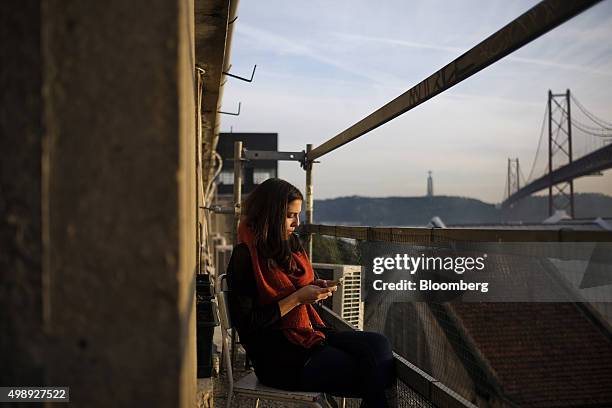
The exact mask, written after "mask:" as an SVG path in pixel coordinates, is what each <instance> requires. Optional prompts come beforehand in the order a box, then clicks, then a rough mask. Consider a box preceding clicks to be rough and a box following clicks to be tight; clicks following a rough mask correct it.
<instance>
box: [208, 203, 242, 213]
mask: <svg viewBox="0 0 612 408" xmlns="http://www.w3.org/2000/svg"><path fill="white" fill-rule="evenodd" d="M200 208H201V209H203V210H209V211H212V212H214V213H215V214H234V213H235V212H236V208H235V207H221V206H220V205H213V206H212V207H202V206H200Z"/></svg>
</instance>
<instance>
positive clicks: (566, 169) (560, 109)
mask: <svg viewBox="0 0 612 408" xmlns="http://www.w3.org/2000/svg"><path fill="white" fill-rule="evenodd" d="M574 107H576V108H578V109H574ZM545 135H547V136H545ZM546 138H547V139H548V143H547V145H548V146H546V144H545V143H544V141H545V140H546ZM609 168H612V122H609V121H607V120H604V119H602V118H600V117H598V116H597V115H595V114H593V113H592V112H590V111H589V110H587V109H586V107H585V106H584V105H583V104H582V103H580V101H579V100H578V99H577V98H576V97H575V96H574V95H572V94H571V92H570V90H569V89H568V90H567V91H566V92H565V93H562V94H554V93H552V92H551V91H548V101H547V104H546V109H545V112H544V118H543V120H542V126H541V128H540V137H539V140H538V147H537V148H536V153H535V157H534V159H533V163H532V165H531V169H530V170H529V175H528V176H527V177H525V176H524V174H523V172H522V169H521V167H520V164H519V159H518V158H516V159H508V174H507V177H506V185H505V187H504V198H503V201H502V207H508V206H511V205H513V204H514V203H516V202H518V201H519V200H521V199H523V198H525V197H528V196H529V195H531V194H533V193H536V192H538V191H541V190H544V189H548V213H549V215H552V214H553V213H554V212H555V211H556V210H564V211H566V212H567V213H568V214H569V215H570V216H571V217H572V218H573V217H574V179H576V178H579V177H585V176H594V175H601V171H603V170H606V169H609Z"/></svg>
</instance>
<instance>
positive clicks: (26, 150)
mask: <svg viewBox="0 0 612 408" xmlns="http://www.w3.org/2000/svg"><path fill="white" fill-rule="evenodd" d="M39 9H40V5H39V1H36V0H34V1H32V0H30V1H22V2H15V1H12V2H3V3H2V5H1V6H0V10H1V11H0V42H1V43H2V46H0V61H2V63H1V66H0V89H1V90H2V91H0V333H1V334H0V384H2V385H9V384H20V385H27V384H31V385H35V384H40V383H41V381H42V380H43V375H44V372H43V361H42V348H41V345H42V344H43V340H42V266H41V248H42V226H41V222H42V221H41V179H40V174H41V165H40V163H41V162H40V158H41V149H42V144H41V133H42V118H41V110H42V100H41V87H42V78H41V69H40V65H41V55H40V11H39Z"/></svg>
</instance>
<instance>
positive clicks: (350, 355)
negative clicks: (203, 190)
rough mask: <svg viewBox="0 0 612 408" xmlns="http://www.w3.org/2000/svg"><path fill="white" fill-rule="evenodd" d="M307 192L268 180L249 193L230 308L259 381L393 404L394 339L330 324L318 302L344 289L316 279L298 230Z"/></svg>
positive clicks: (231, 271) (231, 276)
mask: <svg viewBox="0 0 612 408" xmlns="http://www.w3.org/2000/svg"><path fill="white" fill-rule="evenodd" d="M302 201H303V196H302V194H301V193H300V191H299V190H298V189H297V188H296V187H294V186H293V185H291V184H289V183H287V182H286V181H283V180H280V179H268V180H266V181H265V182H263V183H262V184H260V185H259V186H258V187H257V188H256V189H255V190H254V191H253V192H252V193H251V195H250V196H249V197H248V199H247V201H246V203H245V206H244V209H243V210H244V211H243V215H244V217H243V219H242V221H241V223H240V226H239V228H238V238H239V241H240V242H241V243H240V244H239V245H237V246H236V247H235V248H234V251H233V253H232V257H231V259H230V262H229V266H228V284H229V289H230V292H229V293H230V294H229V301H230V313H231V317H232V321H233V323H234V325H235V326H236V329H237V330H238V334H239V335H240V340H241V343H242V345H243V346H244V348H245V350H246V352H247V355H248V356H249V358H250V359H251V361H252V362H253V366H254V367H255V372H256V374H257V377H258V378H259V380H260V381H261V382H262V383H264V384H267V385H270V386H273V387H278V388H285V389H292V390H303V391H323V392H326V393H329V394H331V395H337V396H345V397H357V398H362V399H363V401H362V405H361V406H362V407H388V406H389V405H388V402H387V399H386V397H385V389H387V388H389V387H391V385H392V384H393V380H394V375H393V356H392V352H391V347H390V345H389V342H388V340H387V339H386V337H384V336H382V335H380V334H378V333H371V332H359V331H349V332H338V331H334V330H332V329H330V328H328V327H326V326H325V323H324V322H323V321H322V320H321V318H320V317H319V315H318V314H317V312H316V310H315V309H314V307H313V306H312V304H313V303H315V302H318V301H320V300H323V299H326V298H327V297H329V296H331V295H332V294H333V292H335V291H336V289H337V287H336V286H331V287H328V284H329V283H333V282H332V281H325V280H321V279H315V276H314V272H313V269H312V265H311V264H310V261H309V259H308V257H307V256H306V253H305V252H304V250H303V248H302V246H301V245H300V242H299V240H298V238H297V236H296V235H295V234H294V233H293V232H294V231H295V228H297V227H298V225H299V216H300V212H301V207H302Z"/></svg>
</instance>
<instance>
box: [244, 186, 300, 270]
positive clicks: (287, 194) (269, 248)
mask: <svg viewBox="0 0 612 408" xmlns="http://www.w3.org/2000/svg"><path fill="white" fill-rule="evenodd" d="M293 200H302V201H303V200H304V196H302V193H301V192H300V190H298V188H297V187H295V186H294V185H292V184H290V183H288V182H286V181H285V180H281V179H278V178H270V179H267V180H266V181H264V182H263V183H261V184H260V185H258V186H257V187H256V188H255V190H253V192H251V194H249V197H248V198H247V199H246V201H245V202H244V208H243V212H242V213H243V214H244V215H245V216H246V221H247V223H248V225H249V227H250V228H251V230H252V231H253V235H254V244H255V247H256V248H257V252H258V253H259V255H260V256H261V257H262V258H263V259H267V260H273V261H274V262H276V264H277V265H279V266H280V267H281V268H283V269H284V270H286V271H291V270H292V269H293V268H292V262H291V260H292V257H291V252H292V251H297V250H302V247H301V245H300V242H299V239H298V238H297V237H295V236H294V235H293V234H292V235H291V236H290V237H289V240H286V239H285V237H286V233H287V231H286V226H285V220H286V219H287V204H289V203H290V202H292V201H293Z"/></svg>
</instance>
